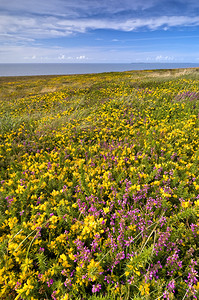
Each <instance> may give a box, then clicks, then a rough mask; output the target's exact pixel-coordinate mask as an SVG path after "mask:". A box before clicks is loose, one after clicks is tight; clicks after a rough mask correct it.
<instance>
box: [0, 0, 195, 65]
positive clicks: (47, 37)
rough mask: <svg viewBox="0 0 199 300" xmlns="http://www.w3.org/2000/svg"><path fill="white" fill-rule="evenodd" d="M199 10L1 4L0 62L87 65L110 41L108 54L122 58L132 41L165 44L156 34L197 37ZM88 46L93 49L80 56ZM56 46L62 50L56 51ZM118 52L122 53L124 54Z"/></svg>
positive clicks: (127, 0)
mask: <svg viewBox="0 0 199 300" xmlns="http://www.w3.org/2000/svg"><path fill="white" fill-rule="evenodd" d="M198 9H199V2H198V0H189V1H187V0H175V1H168V0H162V1H160V0H147V1H146V0H139V1H137V0H109V1H107V0H100V1H99V0H92V1H91V0H42V1H40V0H34V1H31V0H17V1H16V0H9V1H0V45H1V52H2V51H3V53H4V54H3V56H2V57H1V58H0V59H2V60H7V61H10V62H11V61H12V60H13V57H15V59H16V60H17V59H19V57H23V58H24V57H26V61H28V60H30V61H32V60H35V61H39V60H40V59H42V60H46V61H47V60H50V59H51V60H56V59H57V60H58V61H60V62H61V61H67V60H72V61H73V60H77V61H83V60H86V59H88V60H90V59H92V58H93V59H94V53H95V54H96V55H97V54H99V52H98V51H96V48H94V46H95V45H96V44H97V45H99V44H100V43H101V44H102V45H105V43H106V42H107V40H108V41H109V43H112V45H109V48H108V49H109V51H110V53H113V52H114V53H119V45H120V46H121V45H122V46H124V45H126V51H128V46H129V44H128V42H131V41H132V44H131V45H132V46H134V45H135V43H134V45H133V40H134V41H136V40H137V41H138V40H140V41H141V40H142V41H146V43H147V41H149V42H150V41H151V40H152V39H156V40H158V39H159V40H161V38H160V35H156V36H154V35H152V34H151V33H153V32H155V31H158V30H159V31H160V30H161V32H163V33H164V32H172V31H177V30H181V31H183V30H185V29H186V30H187V28H188V29H190V31H192V33H191V34H190V35H191V36H194V35H195V36H197V35H198V28H199V15H198V13H197V12H198ZM196 29H197V30H196ZM99 33H100V34H99ZM115 33H116V34H115ZM134 33H135V35H133V34H134ZM136 33H140V36H139V37H138V36H136ZM142 33H143V35H141V34H142ZM144 33H147V34H148V36H146V35H145V34H144ZM170 36H171V38H172V35H170ZM139 38H140V39H139ZM56 41H58V42H56ZM61 41H62V42H61ZM87 41H88V44H90V45H91V46H90V47H92V48H90V50H88V48H87V49H86V50H87V51H85V52H84V51H81V49H83V48H84V46H85V45H87V43H86V42H87ZM124 41H126V44H125V43H124ZM68 42H69V43H68ZM72 42H74V45H72ZM149 42H148V45H149ZM57 43H58V45H60V46H61V49H58V48H56V47H55V46H56V45H57ZM81 43H82V44H81ZM122 43H123V44H122ZM39 44H40V45H39ZM156 45H157V44H156ZM5 47H6V48H7V53H6V52H5V51H4V49H5ZM149 47H151V44H150V45H149ZM65 48H67V49H65ZM71 49H73V50H74V51H75V53H73V51H70V50H71ZM98 49H99V48H98ZM28 50H29V51H30V53H29V54H28V55H27V54H25V51H28ZM63 50H64V51H63ZM160 50H162V49H160ZM100 51H101V59H102V60H103V59H106V58H104V57H107V55H105V54H106V53H107V52H106V51H105V52H103V50H100ZM111 51H112V52H111ZM120 51H122V54H123V51H124V50H123V49H120ZM140 51H142V49H141V50H140ZM11 53H12V54H11ZM19 53H20V55H19ZM120 53H121V52H120ZM159 53H161V51H159ZM128 54H129V55H130V52H128ZM118 55H119V54H118ZM143 55H144V54H143ZM161 55H162V57H161V58H160V59H161V60H165V58H164V57H167V56H168V57H172V54H171V53H163V54H161ZM158 56H159V54H158V53H156V54H154V56H153V57H154V60H156V57H158ZM41 57H42V58H41ZM112 57H113V55H111V58H112ZM123 57H124V55H123ZM114 59H115V60H116V56H115V58H113V60H114ZM129 59H130V58H129ZM135 59H136V58H135ZM138 59H139V58H138Z"/></svg>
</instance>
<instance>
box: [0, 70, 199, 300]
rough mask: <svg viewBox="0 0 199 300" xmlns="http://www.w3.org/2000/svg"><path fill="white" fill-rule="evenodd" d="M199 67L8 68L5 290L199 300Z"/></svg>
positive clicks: (0, 269)
mask: <svg viewBox="0 0 199 300" xmlns="http://www.w3.org/2000/svg"><path fill="white" fill-rule="evenodd" d="M198 265H199V69H197V68H196V69H176V70H154V71H132V72H122V73H102V74H87V75H68V76H40V77H13V78H12V77H9V78H0V299H2V300H7V299H8V300H12V299H13V300H14V299H15V300H18V299H19V300H20V299H24V300H44V299H45V300H47V299H53V300H73V299H77V300H83V299H84V300H86V299H90V300H97V299H101V300H102V299H104V300H108V299H110V300H112V299H113V300H114V299H124V300H128V299H129V300H130V299H131V300H138V299H146V300H147V299H149V300H150V299H152V300H153V299H154V300H155V299H157V300H158V299H167V300H168V299H178V300H180V299H182V300H184V299H199V282H198V275H199V270H198Z"/></svg>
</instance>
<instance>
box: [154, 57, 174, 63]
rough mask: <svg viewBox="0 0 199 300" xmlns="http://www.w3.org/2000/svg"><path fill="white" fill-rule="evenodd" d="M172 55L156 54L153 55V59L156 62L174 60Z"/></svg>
mask: <svg viewBox="0 0 199 300" xmlns="http://www.w3.org/2000/svg"><path fill="white" fill-rule="evenodd" d="M174 59H175V58H174V56H169V55H166V56H163V55H157V56H156V57H155V61H158V62H162V61H163V62H169V61H174Z"/></svg>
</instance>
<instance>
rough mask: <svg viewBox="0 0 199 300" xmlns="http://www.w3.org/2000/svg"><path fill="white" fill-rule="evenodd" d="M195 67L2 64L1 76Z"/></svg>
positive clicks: (192, 64) (176, 64) (174, 64)
mask: <svg viewBox="0 0 199 300" xmlns="http://www.w3.org/2000/svg"><path fill="white" fill-rule="evenodd" d="M195 67H199V63H198V64H196V63H131V64H127V63H121V64H120V63H106V64H105V63H96V64H94V63H68V64H64V63H51V64H47V63H40V64H39V63H37V64H34V63H32V64H11V63H10V64H0V76H34V75H70V74H89V73H103V72H123V71H131V70H154V69H176V68H195Z"/></svg>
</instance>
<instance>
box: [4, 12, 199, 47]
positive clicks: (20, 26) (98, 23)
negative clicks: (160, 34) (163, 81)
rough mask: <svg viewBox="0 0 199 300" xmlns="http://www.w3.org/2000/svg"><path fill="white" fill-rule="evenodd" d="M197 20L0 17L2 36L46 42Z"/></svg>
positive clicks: (196, 22)
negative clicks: (87, 33) (96, 32)
mask: <svg viewBox="0 0 199 300" xmlns="http://www.w3.org/2000/svg"><path fill="white" fill-rule="evenodd" d="M198 25H199V16H198V17H187V16H170V17H169V16H161V17H152V18H144V19H142V18H132V19H128V20H125V21H117V20H108V19H75V20H65V19H60V18H56V17H46V18H42V17H37V19H34V18H32V17H24V18H23V17H22V18H20V19H19V18H18V17H14V16H12V17H11V16H1V18H0V37H2V38H5V37H6V38H8V39H12V38H14V39H18V40H20V39H22V40H24V39H27V40H29V41H30V40H34V39H43V38H49V37H50V38H56V37H64V36H69V35H73V34H76V33H85V32H86V31H90V30H96V29H113V30H119V31H137V30H139V29H141V28H148V29H149V30H157V29H160V28H162V27H167V28H171V27H177V26H198Z"/></svg>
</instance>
